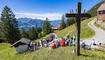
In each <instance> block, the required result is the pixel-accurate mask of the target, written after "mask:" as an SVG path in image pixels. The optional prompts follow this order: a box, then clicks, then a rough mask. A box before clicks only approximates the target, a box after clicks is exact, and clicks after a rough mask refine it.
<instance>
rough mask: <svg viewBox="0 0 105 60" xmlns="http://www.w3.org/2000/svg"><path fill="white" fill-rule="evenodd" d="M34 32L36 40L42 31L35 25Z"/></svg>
mask: <svg viewBox="0 0 105 60" xmlns="http://www.w3.org/2000/svg"><path fill="white" fill-rule="evenodd" d="M35 31H36V38H40V37H39V34H40V33H41V31H42V29H41V28H40V27H38V26H37V25H36V26H35Z"/></svg>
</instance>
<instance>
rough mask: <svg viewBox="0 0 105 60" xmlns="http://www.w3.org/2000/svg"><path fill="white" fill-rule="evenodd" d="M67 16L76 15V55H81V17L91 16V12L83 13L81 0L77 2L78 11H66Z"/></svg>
mask: <svg viewBox="0 0 105 60" xmlns="http://www.w3.org/2000/svg"><path fill="white" fill-rule="evenodd" d="M65 16H66V17H67V18H70V17H75V18H76V26H77V27H76V31H77V32H76V52H75V53H76V56H79V55H80V26H81V25H80V23H81V18H82V17H91V15H90V14H85V13H83V14H81V2H78V4H77V13H73V14H70V13H66V15H65Z"/></svg>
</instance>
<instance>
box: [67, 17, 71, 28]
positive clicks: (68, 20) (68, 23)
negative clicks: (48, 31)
mask: <svg viewBox="0 0 105 60" xmlns="http://www.w3.org/2000/svg"><path fill="white" fill-rule="evenodd" d="M70 23H71V22H70V19H69V18H68V19H67V22H66V27H68V26H70Z"/></svg>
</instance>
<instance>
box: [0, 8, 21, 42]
mask: <svg viewBox="0 0 105 60" xmlns="http://www.w3.org/2000/svg"><path fill="white" fill-rule="evenodd" d="M1 29H2V32H3V34H4V37H5V39H6V40H7V42H8V43H14V42H16V41H17V40H19V39H20V32H19V28H18V21H17V20H16V18H15V15H14V14H13V12H12V11H11V9H10V8H8V7H7V6H5V7H4V9H3V11H2V14H1Z"/></svg>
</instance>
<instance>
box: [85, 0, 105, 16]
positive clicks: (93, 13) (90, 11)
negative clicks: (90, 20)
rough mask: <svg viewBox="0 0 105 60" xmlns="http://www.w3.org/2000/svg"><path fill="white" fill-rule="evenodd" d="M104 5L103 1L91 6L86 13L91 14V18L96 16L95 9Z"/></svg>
mask: <svg viewBox="0 0 105 60" xmlns="http://www.w3.org/2000/svg"><path fill="white" fill-rule="evenodd" d="M103 3H105V1H104V2H103V1H102V2H100V3H98V4H96V5H95V6H93V7H92V8H91V9H90V10H88V11H87V13H89V14H91V15H92V17H94V16H97V9H98V8H99V7H100V5H101V4H103Z"/></svg>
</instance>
